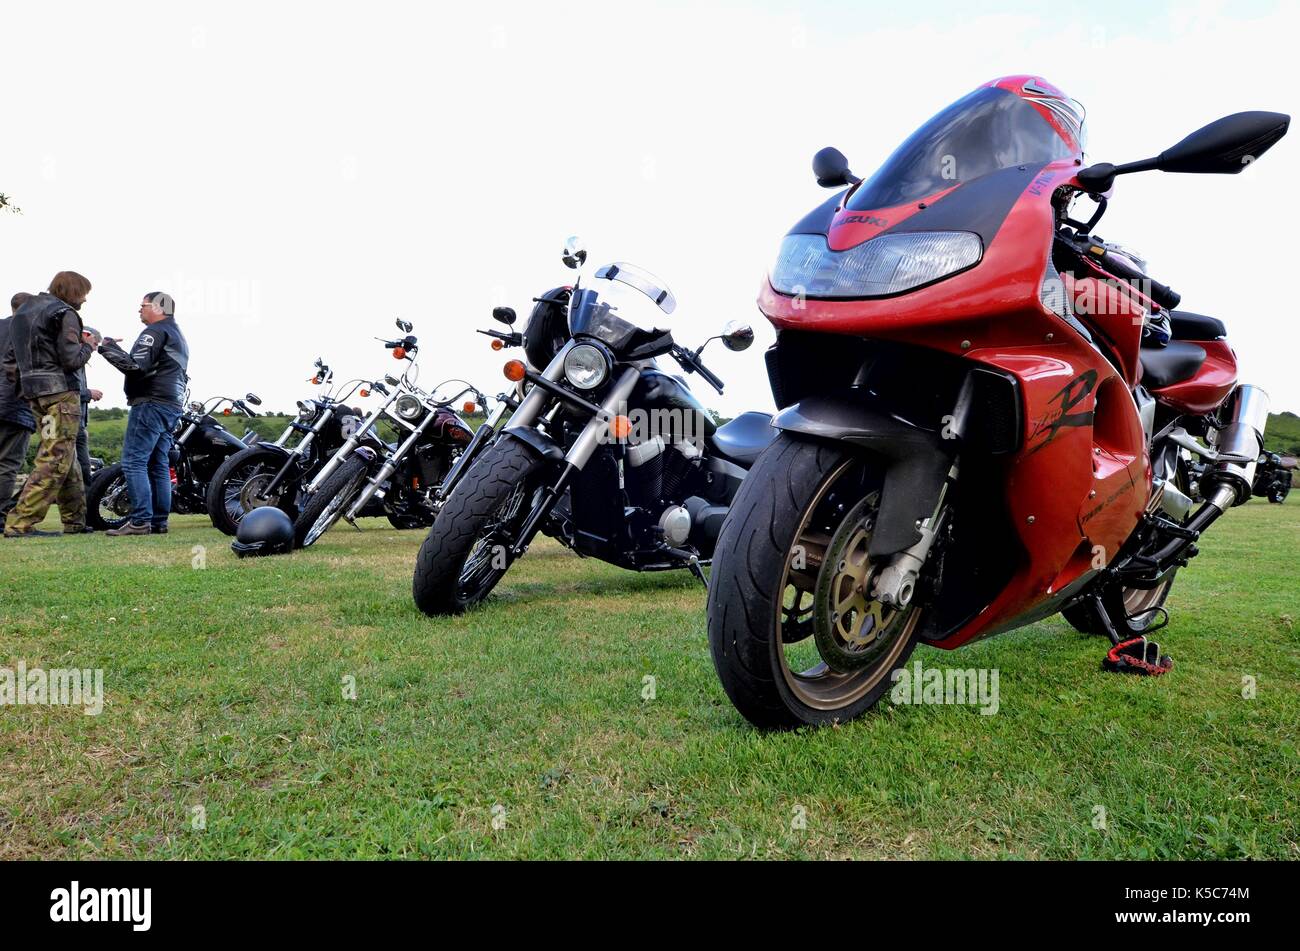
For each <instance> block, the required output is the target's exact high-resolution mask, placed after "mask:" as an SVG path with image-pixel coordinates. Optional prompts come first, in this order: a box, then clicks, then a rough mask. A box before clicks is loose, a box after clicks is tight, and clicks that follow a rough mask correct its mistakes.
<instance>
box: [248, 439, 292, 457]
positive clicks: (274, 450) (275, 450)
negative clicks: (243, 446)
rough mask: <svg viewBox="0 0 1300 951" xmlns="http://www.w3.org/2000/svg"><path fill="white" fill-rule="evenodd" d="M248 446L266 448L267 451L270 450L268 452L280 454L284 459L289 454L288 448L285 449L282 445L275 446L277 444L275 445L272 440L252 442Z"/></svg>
mask: <svg viewBox="0 0 1300 951" xmlns="http://www.w3.org/2000/svg"><path fill="white" fill-rule="evenodd" d="M250 448H252V449H263V450H267V451H270V452H272V453H274V454H277V455H279V456H282V457H283V458H285V459H287V458H289V455H290V451H289V450H288V449H286V448H285V447H284V446H277V445H276V444H275V443H273V442H268V443H262V442H258V443H254V444H253V445H252V446H251V447H250Z"/></svg>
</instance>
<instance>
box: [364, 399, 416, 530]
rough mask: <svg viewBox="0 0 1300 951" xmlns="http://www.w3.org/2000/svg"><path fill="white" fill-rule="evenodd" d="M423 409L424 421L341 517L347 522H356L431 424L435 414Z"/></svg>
mask: <svg viewBox="0 0 1300 951" xmlns="http://www.w3.org/2000/svg"><path fill="white" fill-rule="evenodd" d="M425 409H426V412H425V414H424V419H423V420H421V422H420V425H419V426H416V427H415V428H414V429H413V430H411V434H410V435H409V436H407V437H406V439H404V440H403V441H402V443H401V445H399V446H398V447H397V448H396V449H394V450H393V451H392V452H390V453H389V454H388V455H387V457H386V458H385V459H384V464H383V465H382V466H380V467H379V471H378V472H376V473H375V474H374V475H373V476H371V478H370V483H369V484H368V485H367V486H366V487H365V488H364V489H363V490H362V491H361V494H360V495H358V496H357V500H356V501H355V502H353V503H352V506H351V508H349V509H348V510H347V512H345V513H344V515H343V517H344V518H346V519H347V520H348V521H349V522H352V521H355V520H356V517H357V515H358V514H359V513H360V512H361V510H362V509H363V508H365V507H366V503H367V502H369V501H370V499H371V498H372V497H373V496H374V494H375V493H376V492H378V491H379V489H380V487H381V486H383V484H384V483H385V482H387V481H388V480H389V479H390V478H392V475H393V473H394V472H396V471H397V467H398V466H399V465H401V464H402V460H403V459H405V458H406V454H407V453H408V452H410V451H411V447H413V446H414V445H415V443H416V440H418V439H419V438H420V434H421V433H423V432H424V431H425V429H427V428H428V426H429V424H430V423H432V422H433V419H434V417H435V416H436V415H437V413H436V412H435V411H434V410H433V409H432V408H431V407H427V406H426V407H425Z"/></svg>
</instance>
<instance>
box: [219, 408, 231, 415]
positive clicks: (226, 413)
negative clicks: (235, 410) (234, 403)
mask: <svg viewBox="0 0 1300 951" xmlns="http://www.w3.org/2000/svg"><path fill="white" fill-rule="evenodd" d="M221 415H222V416H229V415H230V407H229V406H227V407H226V408H225V409H223V410H222V411H221Z"/></svg>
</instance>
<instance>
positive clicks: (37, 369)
mask: <svg viewBox="0 0 1300 951" xmlns="http://www.w3.org/2000/svg"><path fill="white" fill-rule="evenodd" d="M89 293H90V281H88V280H86V278H84V277H83V276H82V275H80V274H78V273H77V272H76V271H60V272H59V273H58V274H56V275H54V280H52V281H51V282H50V289H49V290H48V291H47V292H45V293H44V294H37V295H36V296H35V297H31V298H29V299H27V300H26V301H24V302H23V303H22V304H21V305H20V306H19V307H18V310H17V311H16V312H15V314H14V316H13V317H12V318H10V326H9V344H8V346H7V347H6V352H5V354H4V356H3V358H0V363H3V368H4V369H3V372H4V373H5V374H7V375H8V377H9V379H10V382H12V383H14V384H15V385H16V386H17V387H18V388H19V392H21V393H22V395H23V397H24V398H25V399H26V400H27V401H28V403H29V404H30V405H31V408H32V415H33V416H34V417H36V422H37V426H38V428H39V429H40V433H41V446H40V449H39V450H38V451H37V453H36V461H35V463H34V464H33V466H32V471H31V474H30V475H29V476H28V477H27V483H26V484H25V485H24V486H23V491H22V494H21V495H19V496H18V502H17V503H16V504H15V505H14V507H13V511H11V512H10V513H9V517H8V519H7V520H6V522H7V524H6V525H5V530H4V534H5V538H30V537H32V536H36V535H57V534H58V533H57V532H43V531H40V530H39V529H37V528H36V526H37V525H38V524H39V523H40V521H41V520H42V519H43V518H45V513H46V512H48V511H49V508H50V506H51V505H55V504H57V505H58V507H59V516H60V518H61V519H62V521H63V533H64V534H65V535H69V534H80V533H81V532H82V531H84V530H85V527H86V494H85V490H84V489H83V487H82V484H81V468H80V467H79V466H78V465H77V429H78V428H79V427H80V425H81V396H80V391H81V383H80V380H79V379H78V371H79V370H80V369H81V368H82V367H83V366H85V365H86V361H87V360H89V359H90V355H91V353H93V352H94V350H93V348H94V346H95V345H96V344H98V343H99V341H98V340H93V341H89V342H88V341H84V340H83V339H82V323H81V315H80V313H78V312H79V311H80V310H81V305H82V304H84V303H85V302H86V297H87V295H88V294H89Z"/></svg>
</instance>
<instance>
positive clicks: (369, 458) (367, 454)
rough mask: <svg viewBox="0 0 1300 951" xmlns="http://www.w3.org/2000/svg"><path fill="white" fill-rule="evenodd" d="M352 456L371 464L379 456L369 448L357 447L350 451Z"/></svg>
mask: <svg viewBox="0 0 1300 951" xmlns="http://www.w3.org/2000/svg"><path fill="white" fill-rule="evenodd" d="M352 455H354V456H359V457H360V458H362V459H364V460H366V462H367V463H371V462H374V461H375V458H376V457H377V456H378V455H379V454H378V453H377V452H375V451H374V450H373V449H371V448H370V447H369V446H357V448H356V449H353V450H352Z"/></svg>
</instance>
